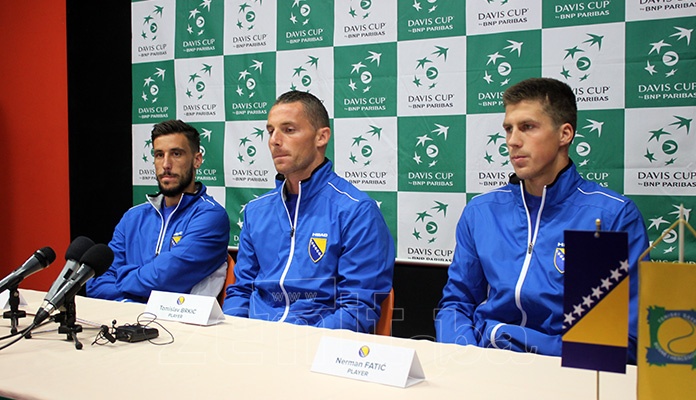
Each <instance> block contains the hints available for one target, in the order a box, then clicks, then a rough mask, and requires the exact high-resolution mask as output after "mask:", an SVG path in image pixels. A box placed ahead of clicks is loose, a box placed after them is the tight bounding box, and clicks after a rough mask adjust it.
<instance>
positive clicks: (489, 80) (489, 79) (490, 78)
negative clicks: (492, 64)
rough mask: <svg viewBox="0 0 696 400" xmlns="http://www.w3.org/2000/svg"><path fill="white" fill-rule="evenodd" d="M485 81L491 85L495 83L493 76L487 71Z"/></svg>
mask: <svg viewBox="0 0 696 400" xmlns="http://www.w3.org/2000/svg"><path fill="white" fill-rule="evenodd" d="M483 80H484V81H486V82H488V84H489V85H490V84H491V83H493V78H492V77H491V74H489V73H488V71H486V74H485V75H484V76H483Z"/></svg>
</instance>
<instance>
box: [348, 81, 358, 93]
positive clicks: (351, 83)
mask: <svg viewBox="0 0 696 400" xmlns="http://www.w3.org/2000/svg"><path fill="white" fill-rule="evenodd" d="M348 87H349V88H350V89H351V90H353V91H354V90H355V89H357V88H356V86H355V82H353V80H352V79H351V80H350V83H349V84H348Z"/></svg>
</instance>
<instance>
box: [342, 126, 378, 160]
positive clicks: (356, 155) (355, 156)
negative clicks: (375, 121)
mask: <svg viewBox="0 0 696 400" xmlns="http://www.w3.org/2000/svg"><path fill="white" fill-rule="evenodd" d="M366 134H371V135H372V137H375V136H377V140H380V139H381V138H382V128H380V127H378V126H375V125H370V130H369V131H367V132H366ZM363 142H364V143H363ZM353 147H356V148H357V149H353ZM350 148H351V150H350V157H348V159H349V160H350V162H351V163H352V164H361V165H362V166H363V167H367V166H368V165H370V164H371V163H372V160H371V159H370V158H371V157H372V153H373V149H372V146H371V145H370V142H369V140H368V139H366V138H365V137H364V136H363V135H358V136H356V137H354V138H353V143H352V144H351V145H350Z"/></svg>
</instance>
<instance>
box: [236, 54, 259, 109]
mask: <svg viewBox="0 0 696 400" xmlns="http://www.w3.org/2000/svg"><path fill="white" fill-rule="evenodd" d="M262 73H263V62H261V61H258V60H252V64H251V65H250V66H248V67H247V68H245V69H243V70H241V71H239V77H238V79H237V89H236V90H235V92H236V93H237V96H238V97H245V98H247V99H251V98H252V97H254V95H255V94H256V85H257V83H258V82H259V81H260V80H261V75H262Z"/></svg>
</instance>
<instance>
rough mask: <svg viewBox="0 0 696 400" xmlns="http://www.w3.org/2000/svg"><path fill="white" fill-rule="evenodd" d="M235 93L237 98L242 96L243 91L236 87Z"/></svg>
mask: <svg viewBox="0 0 696 400" xmlns="http://www.w3.org/2000/svg"><path fill="white" fill-rule="evenodd" d="M236 92H237V95H239V96H242V95H243V94H244V91H243V90H242V88H240V87H239V86H237V90H236Z"/></svg>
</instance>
